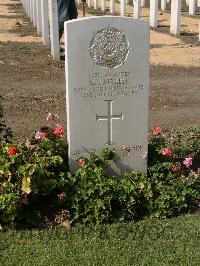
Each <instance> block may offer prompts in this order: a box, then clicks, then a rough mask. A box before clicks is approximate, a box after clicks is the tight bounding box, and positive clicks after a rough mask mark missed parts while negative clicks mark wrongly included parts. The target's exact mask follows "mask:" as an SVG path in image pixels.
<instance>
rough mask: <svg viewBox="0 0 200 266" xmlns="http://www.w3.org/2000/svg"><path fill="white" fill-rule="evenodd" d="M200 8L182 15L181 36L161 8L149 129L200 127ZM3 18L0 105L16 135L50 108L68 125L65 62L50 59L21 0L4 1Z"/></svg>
mask: <svg viewBox="0 0 200 266" xmlns="http://www.w3.org/2000/svg"><path fill="white" fill-rule="evenodd" d="M128 10H129V9H128ZM145 10H146V11H144V12H143V13H142V14H143V16H144V18H146V19H147V14H148V9H145ZM198 10H199V9H198ZM145 12H146V13H145ZM198 12H200V10H199V11H198ZM198 12H197V16H196V17H195V18H189V17H188V16H186V15H185V16H184V17H183V19H182V24H183V28H182V33H183V35H181V36H180V37H173V36H170V35H169V34H168V33H166V31H169V14H168V13H166V14H164V13H163V12H162V13H161V12H160V14H163V15H159V21H160V27H159V28H158V30H157V31H151V50H150V62H151V64H150V106H149V127H150V128H152V127H155V126H160V127H161V128H162V129H163V130H165V131H166V130H171V129H175V130H177V131H178V130H180V129H181V128H186V127H191V126H192V125H199V117H200V108H199V101H200V45H199V42H198V35H197V33H198V20H199V15H198ZM129 14H131V12H129ZM79 15H80V16H81V9H79ZM89 15H90V14H89ZM0 16H1V21H0V88H1V90H0V96H1V101H0V104H1V106H2V108H3V111H4V118H5V120H6V124H7V126H9V127H11V129H12V131H13V136H14V138H15V139H18V140H25V139H26V138H27V137H29V136H30V135H31V134H32V133H33V132H34V131H35V130H37V129H38V128H40V126H41V125H42V124H43V123H44V117H45V116H46V114H47V113H48V112H53V113H58V114H59V116H60V118H61V122H62V125H63V126H65V129H66V107H65V80H64V61H61V62H55V61H53V60H52V58H51V56H50V49H49V48H46V47H44V46H43V45H42V43H41V39H40V37H38V36H37V33H36V30H35V29H34V28H33V26H32V24H31V22H30V21H29V20H28V18H27V17H26V15H25V13H24V11H23V9H22V6H21V5H20V4H19V1H15V0H14V1H12V0H2V1H1V4H0ZM74 34H78V33H74ZM77 78H78V77H77Z"/></svg>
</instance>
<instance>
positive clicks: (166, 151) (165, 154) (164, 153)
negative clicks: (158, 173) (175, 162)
mask: <svg viewBox="0 0 200 266" xmlns="http://www.w3.org/2000/svg"><path fill="white" fill-rule="evenodd" d="M162 155H164V156H171V155H172V151H171V150H170V149H166V148H165V149H164V150H163V152H162Z"/></svg>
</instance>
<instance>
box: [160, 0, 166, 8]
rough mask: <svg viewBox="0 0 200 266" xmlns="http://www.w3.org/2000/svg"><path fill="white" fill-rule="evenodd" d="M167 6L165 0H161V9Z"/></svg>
mask: <svg viewBox="0 0 200 266" xmlns="http://www.w3.org/2000/svg"><path fill="white" fill-rule="evenodd" d="M166 8H167V0H161V9H162V10H166Z"/></svg>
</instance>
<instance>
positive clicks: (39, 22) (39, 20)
mask: <svg viewBox="0 0 200 266" xmlns="http://www.w3.org/2000/svg"><path fill="white" fill-rule="evenodd" d="M36 8H37V33H38V34H41V33H42V12H41V0H37V1H36Z"/></svg>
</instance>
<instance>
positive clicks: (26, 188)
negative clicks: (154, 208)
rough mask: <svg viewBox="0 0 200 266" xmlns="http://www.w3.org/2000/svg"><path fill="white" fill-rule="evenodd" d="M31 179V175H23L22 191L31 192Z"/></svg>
mask: <svg viewBox="0 0 200 266" xmlns="http://www.w3.org/2000/svg"><path fill="white" fill-rule="evenodd" d="M30 183H31V179H30V177H26V176H25V177H23V179H22V191H23V192H24V193H26V194H30V193H31V187H30Z"/></svg>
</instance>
